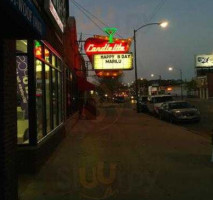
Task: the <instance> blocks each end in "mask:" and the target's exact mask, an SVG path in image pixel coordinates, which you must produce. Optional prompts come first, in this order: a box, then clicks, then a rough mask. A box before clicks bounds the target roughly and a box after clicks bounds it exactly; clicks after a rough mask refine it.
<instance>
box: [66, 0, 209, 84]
mask: <svg viewBox="0 0 213 200" xmlns="http://www.w3.org/2000/svg"><path fill="white" fill-rule="evenodd" d="M77 2H78V3H80V4H81V5H82V6H83V7H84V8H86V9H88V10H89V11H90V12H92V13H93V14H94V15H95V16H96V17H99V18H100V19H101V20H102V21H103V22H104V23H106V24H108V25H109V26H111V27H116V28H118V33H119V34H120V35H121V36H122V37H124V38H128V37H132V36H133V30H134V29H137V28H138V27H140V26H142V25H143V24H145V23H150V22H159V21H162V20H168V21H169V27H168V28H166V29H161V28H160V27H158V26H149V27H146V28H144V29H141V30H140V31H138V32H137V63H138V77H143V78H148V79H151V77H150V74H152V73H153V74H155V75H156V77H157V76H158V75H161V76H162V78H163V79H164V78H165V79H172V78H176V79H177V78H179V73H178V71H173V72H169V71H168V70H167V69H168V66H170V65H173V66H175V67H176V68H181V69H182V71H183V78H184V79H191V78H192V77H193V76H195V66H194V56H195V55H196V54H211V53H213V11H212V10H213V0H99V1H97V0H77ZM70 8H71V9H70V15H71V16H74V17H75V18H76V22H77V31H78V33H81V32H82V33H83V34H100V35H102V34H104V33H103V32H101V30H100V29H99V28H98V27H97V26H95V25H94V24H93V23H92V22H91V21H90V20H88V19H87V18H86V17H85V15H83V13H82V12H81V11H79V9H78V8H77V7H76V6H74V4H73V3H70ZM96 22H97V21H96ZM97 23H98V22H97ZM99 25H100V26H101V27H104V26H103V25H102V24H100V23H99ZM83 37H84V39H86V38H87V37H90V36H89V35H83ZM132 51H133V43H132ZM133 80H134V70H132V71H128V72H125V76H124V81H125V82H131V81H133Z"/></svg>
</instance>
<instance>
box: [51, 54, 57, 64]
mask: <svg viewBox="0 0 213 200" xmlns="http://www.w3.org/2000/svg"><path fill="white" fill-rule="evenodd" d="M55 62H56V61H55V56H54V55H53V56H52V65H53V66H54V67H56V63H55Z"/></svg>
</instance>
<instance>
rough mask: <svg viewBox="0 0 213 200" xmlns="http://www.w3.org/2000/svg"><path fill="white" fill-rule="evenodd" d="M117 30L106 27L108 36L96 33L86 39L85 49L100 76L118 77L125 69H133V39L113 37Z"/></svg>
mask: <svg viewBox="0 0 213 200" xmlns="http://www.w3.org/2000/svg"><path fill="white" fill-rule="evenodd" d="M116 30H117V29H116V28H105V29H104V31H105V32H106V33H107V35H108V36H99V35H95V36H94V37H93V38H88V39H87V40H86V41H85V44H84V50H85V52H86V54H87V56H88V58H89V60H90V62H91V63H92V64H93V68H94V70H95V73H96V75H97V76H98V77H117V76H120V75H121V74H122V73H123V70H131V69H132V61H133V59H132V54H131V53H129V51H130V46H131V42H132V39H131V38H128V39H118V38H113V36H114V34H115V32H116Z"/></svg>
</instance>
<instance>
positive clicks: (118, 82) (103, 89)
mask: <svg viewBox="0 0 213 200" xmlns="http://www.w3.org/2000/svg"><path fill="white" fill-rule="evenodd" d="M97 81H98V82H99V86H98V87H97V91H98V93H99V95H100V96H103V95H104V94H108V95H109V96H112V95H113V94H114V93H115V92H116V91H118V89H119V88H122V87H123V85H122V76H119V77H109V78H108V77H104V78H97Z"/></svg>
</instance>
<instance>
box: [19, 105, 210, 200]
mask: <svg viewBox="0 0 213 200" xmlns="http://www.w3.org/2000/svg"><path fill="white" fill-rule="evenodd" d="M100 113H101V114H100V116H98V118H97V120H91V121H89V120H80V121H79V122H78V123H77V124H76V125H75V126H74V127H73V128H72V129H70V128H69V129H67V131H68V134H67V137H66V138H65V140H64V141H63V142H62V143H61V144H60V145H59V147H58V148H57V150H56V151H55V152H54V154H53V155H52V156H51V158H50V159H49V160H48V161H47V163H46V164H45V165H44V166H43V168H42V169H41V171H40V172H39V173H38V174H37V175H35V176H25V177H24V176H22V177H20V192H19V194H20V199H21V200H37V199H38V200H57V199H60V200H75V199H118V200H126V199H134V200H139V199H140V200H141V199H147V200H148V199H150V200H161V199H162V200H165V199H171V200H176V199H177V200H185V199H187V200H188V199H192V200H201V199H202V200H210V199H212V197H213V190H212V187H213V164H212V163H210V157H211V150H212V147H211V145H210V140H208V139H207V138H203V137H200V136H199V135H196V134H193V133H191V132H189V131H186V130H185V129H184V128H182V127H179V126H176V125H172V124H169V123H166V122H163V121H159V120H158V119H155V118H153V117H151V116H148V115H144V114H136V113H135V111H133V110H132V109H130V108H127V107H126V106H124V105H113V104H112V105H109V106H107V105H105V106H104V108H103V107H102V108H101V109H100ZM41 156H42V155H41Z"/></svg>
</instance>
